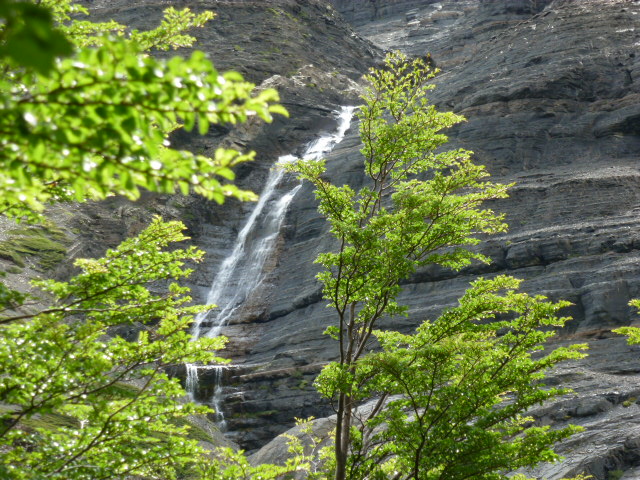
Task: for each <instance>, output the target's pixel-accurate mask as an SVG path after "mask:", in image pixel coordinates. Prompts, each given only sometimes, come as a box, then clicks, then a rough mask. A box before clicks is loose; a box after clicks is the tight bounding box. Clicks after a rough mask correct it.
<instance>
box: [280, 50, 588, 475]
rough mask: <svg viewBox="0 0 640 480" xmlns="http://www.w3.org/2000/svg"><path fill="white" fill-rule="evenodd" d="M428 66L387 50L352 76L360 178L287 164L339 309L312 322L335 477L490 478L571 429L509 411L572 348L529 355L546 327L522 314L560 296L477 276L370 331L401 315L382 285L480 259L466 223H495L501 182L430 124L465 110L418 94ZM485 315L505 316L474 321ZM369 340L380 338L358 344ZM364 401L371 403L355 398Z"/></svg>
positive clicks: (489, 229)
mask: <svg viewBox="0 0 640 480" xmlns="http://www.w3.org/2000/svg"><path fill="white" fill-rule="evenodd" d="M435 73H436V72H433V71H431V70H430V68H429V67H428V65H426V63H425V62H424V61H422V60H420V59H418V60H414V61H409V60H407V58H406V57H405V56H404V55H402V54H391V55H389V56H388V57H387V59H386V64H385V66H384V68H382V69H379V70H374V71H372V73H371V74H370V75H369V76H368V77H367V80H368V81H369V85H370V86H369V88H368V89H367V91H366V93H365V94H364V96H363V100H364V105H363V106H362V107H361V108H360V110H359V112H358V118H359V120H360V137H361V139H362V142H363V148H362V150H361V152H362V154H363V156H364V171H365V175H366V178H367V180H368V183H367V184H366V185H365V186H364V187H362V188H360V189H359V190H358V191H355V190H354V189H352V188H351V187H350V186H349V185H343V186H337V185H333V184H332V183H330V182H329V181H328V180H326V179H325V177H324V176H323V174H324V171H325V165H324V163H323V162H312V161H300V162H297V163H294V164H292V165H290V166H289V168H290V169H291V170H293V171H296V172H298V173H300V175H301V176H302V177H303V178H305V179H307V180H309V181H311V182H312V183H313V184H314V185H315V187H316V190H315V192H316V196H317V197H318V199H319V202H320V205H319V210H320V212H321V213H322V214H323V215H324V216H325V217H326V219H327V220H328V221H329V223H330V226H331V234H332V235H333V236H334V237H335V238H336V240H337V243H338V249H337V251H336V252H327V253H323V254H321V255H320V256H319V257H318V259H317V262H318V263H320V264H321V265H322V266H323V267H325V269H324V271H322V272H321V273H320V274H319V275H318V278H319V280H320V281H321V283H322V284H323V287H324V289H323V292H324V298H325V299H327V300H328V301H329V305H330V306H331V307H333V308H334V310H335V311H336V314H337V319H338V323H337V325H336V326H332V327H329V328H328V329H327V333H328V334H330V335H331V336H332V337H334V338H335V339H336V340H337V341H338V344H339V360H338V361H337V362H335V363H331V364H329V365H328V366H327V367H325V369H324V370H323V372H322V374H321V375H320V377H319V379H318V381H317V382H316V384H317V386H318V389H319V391H320V392H321V393H322V394H323V395H324V396H326V397H327V398H329V399H331V400H332V404H333V406H334V409H335V411H336V414H337V427H336V435H335V449H334V452H335V470H334V472H333V474H332V476H333V477H334V478H335V479H336V480H344V479H361V478H362V479H364V478H397V479H404V478H407V479H409V478H413V479H447V480H450V479H455V478H460V479H462V478H487V479H489V478H492V479H493V478H505V476H504V473H501V472H505V471H508V470H509V469H512V468H515V467H518V466H522V465H533V464H535V463H537V462H540V461H543V460H552V459H555V458H557V457H556V456H555V455H554V454H553V452H552V450H551V446H552V445H553V443H554V442H556V441H557V440H559V439H561V438H564V437H566V436H568V435H569V434H570V433H571V432H572V431H574V429H572V428H567V429H564V430H558V431H553V432H552V431H549V430H547V429H540V428H535V427H533V426H532V424H531V422H528V421H526V420H525V419H523V418H521V416H522V415H523V414H524V412H526V410H527V408H529V407H530V406H532V405H533V404H535V403H537V402H540V401H542V400H544V399H546V398H549V397H553V396H556V395H559V394H561V393H563V391H561V390H555V389H550V390H544V389H543V388H542V385H540V384H539V383H536V382H537V381H538V380H540V378H541V374H542V372H544V371H545V370H546V369H547V368H549V367H551V366H553V365H555V364H556V363H557V362H558V361H560V360H563V359H566V358H575V357H577V356H579V355H580V354H579V353H577V350H579V348H581V347H575V348H573V349H566V350H565V349H559V350H556V351H555V352H554V353H552V354H550V355H548V356H547V357H544V358H543V359H540V360H535V361H534V360H533V359H532V358H531V356H530V354H531V352H532V351H535V350H538V349H540V348H541V347H540V345H541V343H542V342H544V341H545V340H546V339H547V338H548V337H549V336H550V334H546V333H542V332H539V331H538V330H537V329H538V328H541V327H546V326H549V325H558V326H559V325H562V324H563V323H564V321H565V320H566V319H558V318H557V317H556V315H555V313H556V312H557V310H558V309H559V308H561V307H562V306H564V305H565V304H564V303H559V304H552V303H549V302H546V300H545V299H544V298H543V297H529V296H527V295H524V294H517V293H515V292H514V291H513V289H514V288H515V287H516V286H517V283H518V282H517V281H515V280H513V279H510V278H498V279H495V280H493V281H484V280H481V281H478V282H476V283H475V284H474V286H473V288H472V289H471V290H469V291H468V292H467V294H466V295H465V296H464V297H463V298H462V299H461V300H460V306H459V307H458V308H457V309H453V310H450V311H448V312H446V313H445V314H443V316H442V317H441V318H439V319H438V320H437V321H435V322H433V323H431V322H425V323H423V324H422V326H421V327H420V328H419V329H418V331H417V333H416V334H415V335H409V336H407V335H401V334H400V333H398V332H393V331H379V330H376V328H377V327H378V325H379V323H380V321H381V320H383V319H389V318H390V317H393V316H395V315H403V314H406V312H407V307H406V306H403V305H400V304H398V303H397V301H396V298H397V296H398V294H399V293H400V291H401V284H400V283H401V281H402V280H404V279H407V278H408V277H409V276H410V275H411V274H412V273H413V272H415V270H416V268H418V267H421V266H425V265H433V264H435V265H439V266H441V267H447V268H452V269H460V268H462V267H464V266H466V265H468V264H469V263H470V262H471V261H472V260H479V261H483V262H487V261H488V259H487V258H486V257H484V256H483V255H482V254H480V253H478V251H477V250H474V249H472V248H470V247H471V246H473V245H476V244H477V243H479V240H478V238H477V234H480V233H481V234H493V233H497V232H500V231H503V230H505V229H506V225H505V224H504V223H503V219H502V216H500V215H497V214H495V213H494V212H493V211H491V210H489V209H486V208H483V207H482V204H483V203H484V202H486V201H487V200H491V199H498V198H504V197H506V190H507V188H508V186H505V185H499V184H494V183H491V182H489V181H486V180H485V177H486V176H487V173H486V171H485V169H484V167H482V166H480V165H476V164H474V163H473V162H472V160H471V152H469V151H466V150H462V149H458V150H448V151H447V150H444V149H443V148H442V146H443V145H444V144H445V143H446V141H447V137H446V135H445V134H444V133H443V130H444V129H446V128H448V127H450V126H452V125H454V124H456V123H458V122H460V121H463V120H464V119H463V118H462V117H460V116H459V115H455V114H453V113H443V112H438V111H437V110H436V109H435V107H434V106H433V105H430V104H429V101H428V98H427V94H428V92H429V90H431V89H432V88H433V85H430V84H429V83H428V81H429V80H430V79H431V78H432V77H433V76H434V75H435ZM505 289H506V290H507V292H506V293H504V294H503V296H500V295H498V294H497V292H498V291H500V290H505ZM498 314H515V315H517V318H516V319H515V320H513V321H511V322H507V321H502V322H497V323H489V324H485V323H484V322H486V321H487V320H491V319H494V318H495V316H496V315H498ZM387 325H388V324H387ZM503 330H504V331H505V332H508V333H505V334H502V333H504V332H503ZM498 332H500V333H501V335H499V336H498ZM376 344H378V345H380V346H382V352H380V353H369V352H370V351H371V350H372V348H374V346H375V345H376ZM366 401H371V402H373V404H370V405H369V408H365V407H360V406H361V405H362V404H363V402H366ZM362 412H365V413H362Z"/></svg>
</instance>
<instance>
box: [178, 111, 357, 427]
mask: <svg viewBox="0 0 640 480" xmlns="http://www.w3.org/2000/svg"><path fill="white" fill-rule="evenodd" d="M354 110H355V108H354V107H342V110H341V111H340V112H336V113H337V117H338V128H337V130H336V131H335V132H334V133H332V134H330V135H324V136H322V137H320V138H318V139H317V140H315V141H314V142H312V143H311V144H309V146H308V147H307V149H306V150H305V152H304V154H303V155H302V158H304V159H311V160H319V159H321V158H322V157H323V156H325V155H327V154H328V153H330V152H331V150H333V148H334V147H335V146H336V145H337V144H338V143H340V142H341V141H342V139H343V138H344V135H345V133H346V132H347V130H348V129H349V127H350V125H351V119H352V117H353V112H354ZM296 159H297V157H295V156H293V155H285V156H282V157H280V158H279V159H278V161H277V162H276V166H275V168H272V169H271V171H270V172H269V176H268V177H267V181H266V184H265V186H264V188H263V189H262V192H261V193H260V200H259V201H258V203H256V205H255V207H254V209H253V211H252V212H251V215H250V216H249V218H248V219H247V222H246V223H245V225H244V227H243V228H242V230H240V233H239V234H238V237H237V239H236V242H235V246H234V248H233V251H232V252H231V254H230V255H229V256H228V257H227V258H226V259H225V261H224V262H222V265H221V266H220V268H219V270H218V273H217V275H216V276H215V278H214V279H213V282H212V284H211V288H210V289H209V294H208V295H207V305H217V306H218V308H216V309H214V310H211V311H209V312H207V313H201V314H199V315H197V316H196V318H195V320H194V323H193V326H192V327H191V334H192V335H193V337H194V338H199V337H201V336H207V337H216V336H218V335H220V331H221V330H222V328H223V327H225V326H226V325H228V324H229V321H230V320H231V319H232V317H233V315H234V314H236V313H240V310H241V307H242V305H243V304H244V302H245V301H246V300H247V299H248V298H249V296H250V295H251V294H252V293H253V292H254V291H255V289H256V288H257V287H258V286H259V285H260V284H261V283H262V281H263V280H264V279H265V276H266V274H265V272H264V266H265V262H266V261H267V260H268V259H269V258H270V256H271V254H272V253H273V251H274V247H275V244H276V240H277V239H278V235H279V234H280V228H281V227H282V223H283V222H284V219H285V216H286V213H287V208H288V207H289V204H290V203H291V201H292V200H293V197H294V196H295V194H296V193H297V192H298V190H299V189H300V187H301V186H302V184H301V183H298V184H297V185H296V186H295V187H293V188H292V189H290V190H288V191H287V192H285V193H283V194H282V195H281V196H280V197H279V198H276V197H277V195H278V190H277V189H278V186H279V184H280V181H281V180H282V178H283V177H284V176H285V175H286V173H285V171H284V169H282V168H279V167H278V164H280V165H281V164H283V163H287V162H291V161H293V160H296ZM186 368H187V379H186V385H185V387H186V390H187V393H188V395H189V399H190V400H191V401H195V395H196V392H197V389H198V370H199V369H207V370H212V369H213V370H215V379H214V380H215V389H214V393H213V397H212V398H211V401H210V403H211V404H212V406H213V408H214V409H215V410H216V414H217V421H218V427H220V429H221V430H222V431H224V428H225V426H226V423H225V421H224V415H223V414H222V410H221V406H222V400H223V397H222V393H223V392H222V376H223V371H224V369H225V368H228V366H220V365H211V366H209V365H206V366H199V365H192V364H187V366H186Z"/></svg>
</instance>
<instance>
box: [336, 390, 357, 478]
mask: <svg viewBox="0 0 640 480" xmlns="http://www.w3.org/2000/svg"><path fill="white" fill-rule="evenodd" d="M352 403H353V402H352V399H351V396H350V395H347V394H345V393H341V394H340V397H339V398H338V412H337V423H336V441H335V456H336V474H335V480H346V477H347V458H348V456H349V444H350V441H351V438H350V436H351V407H352Z"/></svg>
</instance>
